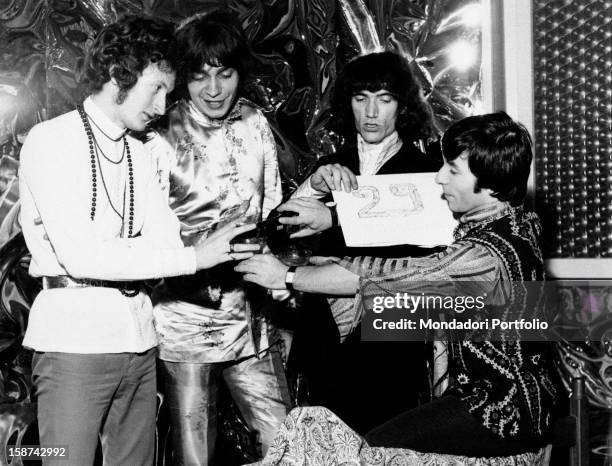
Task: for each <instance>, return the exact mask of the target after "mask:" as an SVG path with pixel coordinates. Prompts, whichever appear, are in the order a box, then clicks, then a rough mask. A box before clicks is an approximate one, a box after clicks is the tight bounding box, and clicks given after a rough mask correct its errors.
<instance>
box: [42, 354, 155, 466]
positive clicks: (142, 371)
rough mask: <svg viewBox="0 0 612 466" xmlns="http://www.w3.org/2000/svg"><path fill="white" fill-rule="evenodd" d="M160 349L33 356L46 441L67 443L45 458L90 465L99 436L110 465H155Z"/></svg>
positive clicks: (64, 465)
mask: <svg viewBox="0 0 612 466" xmlns="http://www.w3.org/2000/svg"><path fill="white" fill-rule="evenodd" d="M155 354H156V349H155V348H153V349H150V350H148V351H146V352H145V353H139V354H136V353H117V354H106V353H105V354H73V353H55V352H46V353H41V352H36V353H35V354H34V357H33V360H32V374H33V381H34V387H35V396H36V398H37V402H38V429H39V434H40V444H41V445H42V446H46V447H55V446H65V447H67V453H68V455H67V458H64V459H48V460H44V461H43V464H45V465H46V464H54V465H55V464H58V465H59V464H61V465H62V466H72V465H74V466H87V465H91V464H93V462H94V457H95V453H96V448H97V445H98V440H100V442H101V444H102V455H103V462H104V465H112V466H117V465H124V464H125V465H128V464H129V465H130V466H140V465H143V466H144V465H147V466H149V465H152V464H153V461H154V456H155V452H154V450H155V413H156V409H155V408H156V402H157V400H156V396H157V388H156V375H155Z"/></svg>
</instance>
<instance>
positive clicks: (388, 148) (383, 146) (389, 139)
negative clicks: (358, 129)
mask: <svg viewBox="0 0 612 466" xmlns="http://www.w3.org/2000/svg"><path fill="white" fill-rule="evenodd" d="M401 147H402V140H401V139H400V138H399V135H398V134H397V131H393V132H392V133H391V134H389V135H388V136H386V137H385V138H384V139H383V140H382V141H380V142H379V143H378V144H370V143H369V142H366V141H365V140H364V139H363V138H362V137H361V134H359V133H357V152H358V153H359V172H360V173H361V174H362V175H375V174H376V173H377V172H378V170H380V168H381V167H382V166H383V165H384V164H385V162H386V161H387V160H389V159H390V158H391V157H393V156H394V155H395V154H397V152H398V151H399V150H400V149H401Z"/></svg>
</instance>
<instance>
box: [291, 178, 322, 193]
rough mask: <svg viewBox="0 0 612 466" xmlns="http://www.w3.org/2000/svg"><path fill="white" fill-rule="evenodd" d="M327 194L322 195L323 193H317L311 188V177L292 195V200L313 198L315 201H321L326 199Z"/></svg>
mask: <svg viewBox="0 0 612 466" xmlns="http://www.w3.org/2000/svg"><path fill="white" fill-rule="evenodd" d="M326 195H327V193H322V192H321V191H317V190H316V189H313V187H312V186H310V176H309V177H308V178H306V179H305V180H304V182H303V183H302V184H301V185H299V186H298V188H297V189H296V190H295V191H294V192H293V194H292V195H291V198H292V199H295V198H297V197H312V198H314V199H321V198H323V197H325V196H326Z"/></svg>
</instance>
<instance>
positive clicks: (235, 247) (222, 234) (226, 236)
mask: <svg viewBox="0 0 612 466" xmlns="http://www.w3.org/2000/svg"><path fill="white" fill-rule="evenodd" d="M254 228H255V224H251V225H243V226H239V221H237V220H235V221H233V222H230V223H228V224H227V225H225V226H223V227H221V228H219V229H218V230H216V231H215V232H214V233H211V234H210V235H209V236H208V237H207V238H206V239H204V240H202V241H200V242H198V243H197V244H196V245H195V252H196V269H197V270H202V269H209V268H211V267H214V266H215V265H219V264H222V263H224V262H229V261H232V260H243V259H248V258H249V257H251V256H253V252H249V251H258V250H259V249H260V247H261V246H260V245H259V244H231V245H230V241H231V240H232V239H234V237H236V236H238V235H240V234H242V233H245V232H247V231H250V230H253V229H254Z"/></svg>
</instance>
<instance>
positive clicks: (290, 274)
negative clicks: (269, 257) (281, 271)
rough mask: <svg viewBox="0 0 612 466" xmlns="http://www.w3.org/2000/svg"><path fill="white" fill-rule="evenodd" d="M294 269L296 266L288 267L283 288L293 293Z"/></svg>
mask: <svg viewBox="0 0 612 466" xmlns="http://www.w3.org/2000/svg"><path fill="white" fill-rule="evenodd" d="M296 269H297V266H295V265H291V266H289V268H288V269H287V273H286V275H285V288H287V289H288V290H289V291H295V288H293V280H294V279H295V271H296Z"/></svg>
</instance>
